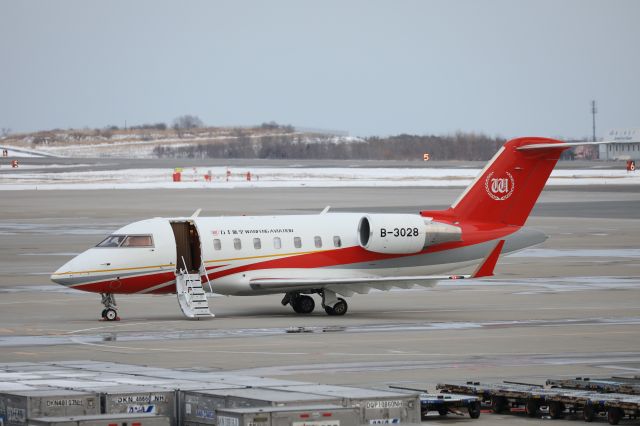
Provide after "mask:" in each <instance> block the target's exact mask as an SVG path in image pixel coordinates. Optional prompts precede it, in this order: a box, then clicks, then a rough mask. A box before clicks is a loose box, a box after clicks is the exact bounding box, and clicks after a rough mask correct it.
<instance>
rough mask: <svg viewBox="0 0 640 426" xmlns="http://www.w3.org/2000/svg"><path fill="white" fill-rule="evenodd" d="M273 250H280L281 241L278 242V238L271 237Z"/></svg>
mask: <svg viewBox="0 0 640 426" xmlns="http://www.w3.org/2000/svg"><path fill="white" fill-rule="evenodd" d="M273 248H275V249H281V248H282V240H280V237H273Z"/></svg>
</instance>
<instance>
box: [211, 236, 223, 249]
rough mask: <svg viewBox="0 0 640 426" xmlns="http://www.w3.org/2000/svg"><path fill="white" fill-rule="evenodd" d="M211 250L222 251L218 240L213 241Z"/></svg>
mask: <svg viewBox="0 0 640 426" xmlns="http://www.w3.org/2000/svg"><path fill="white" fill-rule="evenodd" d="M213 249H214V250H222V242H220V239H219V238H214V239H213Z"/></svg>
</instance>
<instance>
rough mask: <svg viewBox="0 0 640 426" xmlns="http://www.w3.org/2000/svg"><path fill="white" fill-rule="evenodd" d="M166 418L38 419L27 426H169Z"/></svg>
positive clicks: (126, 416)
mask: <svg viewBox="0 0 640 426" xmlns="http://www.w3.org/2000/svg"><path fill="white" fill-rule="evenodd" d="M170 424H171V422H170V420H169V418H168V417H167V416H158V415H155V414H98V415H93V416H71V417H39V418H36V419H32V420H30V421H29V426H114V425H116V426H169V425H170Z"/></svg>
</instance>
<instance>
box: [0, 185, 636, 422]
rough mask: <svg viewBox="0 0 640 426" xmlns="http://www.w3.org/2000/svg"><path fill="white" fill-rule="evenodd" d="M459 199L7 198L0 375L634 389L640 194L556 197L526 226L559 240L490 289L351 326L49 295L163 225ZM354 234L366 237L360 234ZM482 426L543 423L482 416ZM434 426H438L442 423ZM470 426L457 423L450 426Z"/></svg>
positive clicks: (501, 267)
mask: <svg viewBox="0 0 640 426" xmlns="http://www.w3.org/2000/svg"><path fill="white" fill-rule="evenodd" d="M460 192H461V190H460V189H459V188H454V189H446V188H403V189H402V190H397V189H394V188H292V189H242V190H207V191H206V192H202V191H198V190H120V191H112V190H100V191H82V190H73V191H41V192H38V191H11V192H0V197H2V209H1V210H0V362H15V361H55V360H81V359H90V360H96V361H115V362H123V363H129V364H144V365H151V366H160V367H170V368H195V369H207V370H213V371H235V372H237V373H238V374H247V375H257V376H266V377H275V378H282V379H290V380H303V381H309V382H319V383H325V384H353V385H360V386H369V387H385V386H387V385H396V386H407V387H412V388H422V389H428V390H430V391H433V390H435V384H436V383H438V382H442V381H449V382H450V381H456V380H475V381H482V382H489V381H503V380H511V381H518V382H527V383H540V384H542V383H544V381H545V380H546V379H548V378H570V377H575V376H583V377H584V376H590V377H596V376H615V375H634V374H635V375H638V374H640V327H639V325H640V303H638V302H639V301H640V250H639V247H638V242H639V241H640V190H639V189H638V188H634V187H615V186H594V187H591V188H571V187H554V188H548V189H547V190H545V191H544V192H543V194H542V196H541V198H540V200H539V204H538V206H537V207H536V209H535V210H534V213H533V216H532V217H531V218H530V219H529V221H528V223H527V225H528V226H531V227H534V228H537V229H540V230H542V231H543V232H545V233H546V234H547V235H549V239H548V240H547V241H546V242H545V243H544V244H543V245H541V246H539V247H537V248H536V249H535V250H530V251H529V252H527V251H525V252H522V253H519V254H517V255H515V256H510V257H505V258H502V259H501V261H500V262H499V264H498V267H497V268H496V276H495V277H494V278H492V279H488V280H481V281H480V280H478V281H464V282H462V281H460V282H455V281H454V282H447V283H444V284H442V285H439V286H437V287H436V288H435V289H432V290H402V291H391V292H375V293H372V294H369V295H356V296H354V297H351V298H349V299H348V301H349V312H348V314H347V315H346V316H344V317H328V316H327V315H325V313H324V312H323V311H322V310H320V309H319V310H316V312H314V314H312V315H310V316H298V315H296V314H294V313H293V311H292V310H291V309H290V308H289V307H283V306H281V305H280V298H281V297H280V296H260V297H214V298H212V299H210V305H211V307H212V310H213V312H215V314H216V318H214V319H210V320H201V321H189V320H186V319H184V318H183V317H182V315H181V313H180V310H179V308H178V304H177V301H176V299H175V296H136V295H133V296H117V299H118V304H119V306H120V310H119V313H120V316H121V317H122V321H119V322H115V323H107V322H102V321H99V320H98V319H99V314H100V310H101V309H102V305H100V303H99V296H98V295H96V294H91V293H83V292H78V291H74V290H67V289H65V288H63V287H61V286H57V285H55V284H53V283H51V282H50V281H49V280H48V277H49V275H50V273H51V272H52V271H54V270H55V269H56V268H57V267H59V266H60V265H61V264H63V263H64V262H66V261H67V260H68V259H70V258H71V257H72V256H73V255H74V254H76V253H79V252H81V251H83V250H84V249H86V248H88V247H90V246H93V245H95V244H96V243H97V242H99V241H100V240H101V239H102V238H103V237H104V235H106V234H108V233H110V232H111V231H113V230H115V229H117V228H118V227H120V226H122V225H124V224H126V223H129V222H133V221H135V220H139V219H143V218H147V217H155V216H189V215H190V214H191V213H193V211H195V210H196V209H198V208H202V209H203V212H202V213H201V214H202V215H210V216H218V215H237V214H286V213H301V212H302V213H310V214H311V213H314V212H320V211H321V210H322V209H323V208H324V207H325V206H327V205H331V206H332V208H333V209H336V210H340V211H347V210H352V211H384V212H390V211H398V212H417V211H418V210H419V209H421V208H423V209H426V208H440V207H444V206H446V205H448V204H450V203H451V202H452V201H453V200H455V198H456V197H457V196H458V194H459V193H460ZM354 232H356V230H354ZM483 417H484V419H485V420H481V421H480V422H474V424H493V423H494V422H496V421H499V419H506V420H505V421H504V422H502V423H504V424H518V423H522V424H525V423H526V424H529V423H533V422H535V421H536V420H530V419H526V418H513V417H509V416H503V415H500V416H498V415H483V416H482V417H481V419H482V418H483ZM434 420H435V421H434V423H435V422H439V421H440V420H439V419H434ZM466 421H472V420H470V419H469V418H468V417H466V418H462V417H460V418H459V419H458V420H457V418H450V419H446V420H442V422H443V423H452V422H466Z"/></svg>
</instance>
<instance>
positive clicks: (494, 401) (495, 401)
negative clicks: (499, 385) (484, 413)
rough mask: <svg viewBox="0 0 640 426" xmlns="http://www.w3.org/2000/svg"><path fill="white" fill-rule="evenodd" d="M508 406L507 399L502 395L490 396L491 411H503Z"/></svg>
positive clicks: (497, 412) (498, 412)
mask: <svg viewBox="0 0 640 426" xmlns="http://www.w3.org/2000/svg"><path fill="white" fill-rule="evenodd" d="M508 407H509V401H507V398H505V397H504V396H492V397H491V411H493V412H494V413H496V414H500V413H503V412H504V411H506V409H507V408H508Z"/></svg>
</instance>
